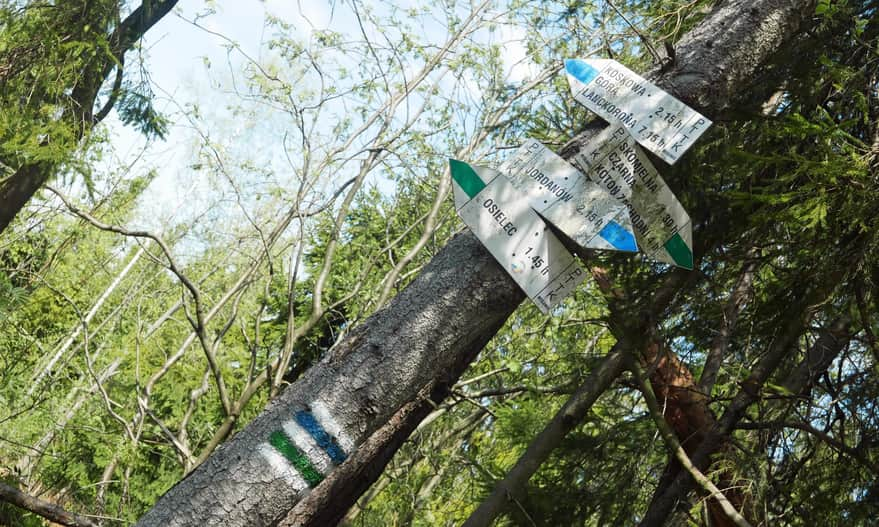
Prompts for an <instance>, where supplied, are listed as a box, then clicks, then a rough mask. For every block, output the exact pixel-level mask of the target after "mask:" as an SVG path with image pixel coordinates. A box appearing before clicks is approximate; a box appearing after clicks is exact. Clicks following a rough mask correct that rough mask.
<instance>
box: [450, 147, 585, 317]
mask: <svg viewBox="0 0 879 527" xmlns="http://www.w3.org/2000/svg"><path fill="white" fill-rule="evenodd" d="M449 167H450V169H451V174H452V183H453V189H454V194H455V208H456V209H457V211H458V215H459V216H461V219H462V220H464V223H466V224H467V226H468V227H470V230H472V231H473V234H475V235H476V237H477V238H479V240H480V241H481V242H482V244H483V245H484V246H485V247H486V249H488V251H489V252H490V253H491V255H492V256H493V257H494V258H495V260H497V261H498V263H500V264H501V266H502V267H503V268H504V269H506V271H507V273H509V274H510V276H511V277H513V280H515V281H516V283H517V284H518V285H519V287H521V288H522V290H523V291H525V294H527V295H528V297H529V298H531V300H533V301H534V303H535V304H537V307H538V308H539V309H540V310H541V311H542V312H543V313H548V312H549V311H550V310H551V309H552V308H553V307H555V306H556V305H557V304H558V303H559V302H561V300H562V299H563V298H564V297H565V296H567V295H568V294H569V293H570V292H571V291H573V290H574V288H575V287H576V286H577V285H579V284H580V282H582V281H583V280H584V279H585V278H586V272H585V271H584V270H583V268H582V267H581V266H580V264H579V263H578V262H577V260H576V259H575V258H574V256H573V255H572V254H571V253H570V252H568V250H567V249H566V248H565V246H564V245H562V242H561V241H559V239H558V238H556V236H555V235H554V234H553V233H552V231H550V230H549V227H547V226H546V224H545V223H544V222H543V220H542V219H541V218H540V216H538V215H537V213H536V212H534V210H532V209H531V207H530V206H529V204H528V201H527V200H525V199H522V198H523V196H522V194H521V193H520V192H519V191H518V190H516V188H515V187H514V186H513V185H512V184H511V183H510V182H509V181H508V180H507V179H506V178H505V177H503V176H502V175H501V174H500V172H498V171H496V170H492V169H490V168H487V167H478V166H471V165H468V164H467V163H464V162H463V161H458V160H455V159H450V160H449Z"/></svg>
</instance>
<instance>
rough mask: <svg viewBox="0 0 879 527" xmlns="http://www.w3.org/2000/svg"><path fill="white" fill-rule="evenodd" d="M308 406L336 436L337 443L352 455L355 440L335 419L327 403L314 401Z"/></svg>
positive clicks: (332, 434) (346, 452)
mask: <svg viewBox="0 0 879 527" xmlns="http://www.w3.org/2000/svg"><path fill="white" fill-rule="evenodd" d="M308 407H309V408H310V409H311V414H312V415H314V417H315V419H317V422H318V423H320V424H321V426H323V427H324V430H326V431H327V433H328V434H330V435H331V436H333V437H334V438H336V443H338V444H339V446H340V447H342V450H344V451H345V455H346V456H350V455H351V454H352V453H353V452H354V441H352V440H351V438H350V437H349V436H348V434H347V433H346V432H345V431H344V430H343V429H342V427H341V426H339V423H338V422H336V420H335V419H333V416H332V414H331V413H330V409H329V408H327V405H326V404H324V402H323V401H314V402H312V403H311V404H310V405H308Z"/></svg>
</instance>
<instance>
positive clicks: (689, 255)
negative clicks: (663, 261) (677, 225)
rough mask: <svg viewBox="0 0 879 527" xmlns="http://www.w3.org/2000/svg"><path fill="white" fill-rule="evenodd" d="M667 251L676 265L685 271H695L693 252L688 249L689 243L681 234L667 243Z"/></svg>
mask: <svg viewBox="0 0 879 527" xmlns="http://www.w3.org/2000/svg"><path fill="white" fill-rule="evenodd" d="M665 250H666V251H668V254H670V255H671V257H672V259H673V260H674V261H675V264H676V265H678V266H679V267H683V268H685V269H689V270H690V271H692V270H693V251H691V250H690V248H689V247H687V242H685V241H684V239H683V238H681V235H680V234H675V235H674V236H672V237H671V238H670V239H669V240H668V241H667V242H665Z"/></svg>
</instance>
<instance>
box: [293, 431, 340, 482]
mask: <svg viewBox="0 0 879 527" xmlns="http://www.w3.org/2000/svg"><path fill="white" fill-rule="evenodd" d="M284 433H285V434H287V437H289V438H290V440H291V441H293V444H294V445H296V448H298V449H299V451H300V452H302V454H303V455H304V456H305V457H307V458H308V460H309V461H311V464H312V465H314V468H316V469H317V470H318V472H320V473H321V474H324V475H326V474H329V473H330V471H331V470H333V466H334V465H333V462H332V461H331V460H330V456H328V455H327V453H326V452H324V449H322V448H321V447H320V445H318V444H317V442H316V441H315V440H314V438H313V437H311V434H309V433H308V432H307V431H306V430H305V429H303V428H302V427H301V426H299V423H297V422H296V421H293V420H290V421H285V422H284Z"/></svg>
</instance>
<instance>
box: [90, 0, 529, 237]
mask: <svg viewBox="0 0 879 527" xmlns="http://www.w3.org/2000/svg"><path fill="white" fill-rule="evenodd" d="M394 5H397V6H405V5H406V3H405V2H394ZM267 16H275V17H278V18H280V19H282V20H284V21H286V22H288V23H290V27H291V28H292V29H291V31H293V32H294V33H295V34H293V35H287V36H291V37H297V36H298V37H300V38H302V39H304V40H307V39H308V38H309V36H310V35H311V34H312V32H313V31H315V30H320V29H325V28H330V29H333V30H335V31H339V32H342V33H352V34H356V33H357V32H358V31H359V29H358V27H357V25H356V22H355V20H354V19H353V17H352V16H351V15H350V14H349V12H348V10H347V9H342V8H339V9H337V10H335V11H333V10H332V9H331V7H330V4H329V2H321V1H310V0H226V1H214V2H211V1H208V2H205V1H203V0H181V1H180V2H179V4H178V5H177V7H176V8H175V9H174V11H173V12H172V13H170V14H169V15H167V16H165V17H164V18H163V19H162V20H160V21H159V22H158V23H157V24H156V25H155V26H154V27H153V28H152V29H151V30H150V31H149V32H148V33H147V34H146V36H145V37H144V39H143V41H142V43H141V49H142V52H141V53H142V55H143V58H144V66H145V67H144V71H145V72H146V73H147V74H148V76H149V80H150V84H151V86H152V89H153V91H154V94H155V97H154V104H155V106H156V108H157V109H158V110H159V111H160V112H161V113H163V114H164V115H166V116H169V117H170V118H171V120H172V121H173V122H174V123H175V124H174V125H173V126H171V128H170V130H169V134H168V135H167V137H166V138H165V140H164V141H159V140H154V141H152V142H149V143H147V141H146V139H145V138H144V137H143V136H142V135H141V134H140V133H139V132H138V131H137V130H135V129H133V128H131V127H129V126H125V125H123V124H122V123H121V122H120V121H119V120H118V118H117V117H116V115H115V113H113V114H111V116H110V117H108V119H107V120H106V121H105V127H106V130H107V133H108V135H109V137H110V138H111V139H110V142H111V145H112V148H111V152H112V155H111V156H109V157H108V158H107V159H106V160H105V161H104V164H105V168H106V169H107V170H108V171H114V170H115V171H118V170H120V168H119V167H125V168H124V170H127V171H128V172H129V173H130V174H131V175H138V174H140V173H144V172H146V171H148V170H151V169H152V170H155V173H156V174H157V176H156V179H155V180H154V181H153V182H152V184H151V185H150V187H149V188H148V190H147V191H146V192H145V194H144V196H143V198H142V200H141V206H140V209H139V211H138V213H137V214H136V215H135V218H133V219H132V220H131V221H132V225H131V226H132V227H137V228H147V229H153V230H163V229H164V228H166V227H168V226H169V225H172V224H174V223H175V222H176V220H181V221H182V220H183V219H186V218H191V217H193V215H196V214H199V212H198V211H199V210H204V209H205V208H207V207H209V206H210V205H209V204H208V201H209V200H210V199H213V197H212V196H213V193H212V192H211V188H210V185H209V184H208V183H207V182H206V180H205V179H204V177H203V176H202V177H200V176H199V175H198V174H197V173H196V172H197V171H194V170H193V169H192V165H193V163H194V159H195V158H196V156H195V151H196V150H197V143H198V138H197V137H196V132H195V131H194V130H193V128H192V126H191V125H190V124H189V123H187V120H186V113H187V112H189V113H191V112H192V109H191V108H190V107H187V106H186V103H197V104H199V106H200V107H201V108H202V109H201V111H200V113H203V115H202V118H201V120H200V122H202V123H204V122H208V123H209V124H211V126H212V127H213V128H214V129H215V130H216V132H214V130H211V129H208V130H202V131H201V132H200V133H207V134H211V133H216V134H217V135H221V134H225V135H226V136H228V135H229V134H232V141H233V142H234V141H235V139H236V138H238V139H240V142H239V147H240V148H241V149H244V148H245V147H246V148H248V149H249V150H250V151H256V150H264V152H262V154H263V155H262V157H263V159H264V160H266V161H265V162H266V163H270V164H271V163H276V162H278V163H280V162H281V160H279V159H277V158H278V157H280V156H281V155H282V154H281V152H277V151H280V150H282V149H281V148H279V147H278V146H277V145H278V143H274V144H273V145H259V144H257V145H254V144H252V142H253V141H254V140H259V139H260V138H265V137H266V136H267V135H268V136H274V137H273V140H277V136H279V135H280V134H282V133H283V131H279V130H277V129H273V124H272V123H266V122H263V123H261V124H260V123H256V124H254V123H253V119H250V120H249V121H248V120H246V119H240V120H236V119H235V116H234V114H233V113H232V112H231V111H230V110H229V108H230V106H231V105H233V104H237V103H240V99H236V98H235V97H234V96H232V95H231V94H230V93H229V92H230V86H229V84H230V79H231V77H230V76H231V72H236V71H237V72H240V68H241V67H242V65H243V64H244V62H245V61H246V60H247V59H245V57H244V55H246V56H247V57H249V58H250V59H252V60H254V61H256V62H260V63H262V62H265V61H266V60H267V59H270V58H271V57H269V56H266V53H269V52H267V50H266V46H265V45H264V44H265V43H266V41H267V40H269V39H270V38H271V34H269V33H270V30H267V29H266V17H267ZM194 21H195V22H196V23H195V24H194V23H193V22H194ZM196 24H197V25H196ZM423 30H424V31H426V32H428V34H429V32H430V31H433V30H435V29H434V28H429V27H428V28H424V29H423ZM376 36H377V35H376ZM523 37H524V32H523V30H521V29H519V28H516V27H513V26H509V25H501V26H500V27H499V29H498V31H497V32H496V35H494V36H492V37H490V38H492V39H499V40H501V41H505V42H507V44H506V45H505V46H504V51H505V55H504V59H505V62H506V63H507V64H508V65H509V69H508V78H509V80H510V81H514V82H516V81H522V80H524V79H525V78H527V76H528V75H529V74H531V73H532V72H533V71H535V70H533V68H532V67H530V66H529V64H528V60H527V56H526V51H525V48H524V46H523V45H522V44H521V42H520V41H521V40H522V39H523ZM444 38H445V32H444V31H442V33H441V34H440V32H438V34H437V39H436V40H437V41H441V39H444ZM233 43H234V45H235V46H238V50H237V51H234V52H230V49H231V46H232V45H233ZM131 63H134V61H131V60H129V64H131ZM208 64H210V68H208V67H207V66H206V65H208ZM468 88H469V89H470V90H472V91H473V92H474V95H476V93H475V92H478V90H479V87H478V86H469V87H468ZM211 119H214V121H211ZM254 126H256V127H261V129H259V130H256V129H254V128H253V127H254ZM248 127H249V128H248ZM274 127H275V128H277V127H278V126H277V123H275V124H274ZM221 130H222V132H221ZM211 138H212V139H213V138H214V137H213V136H212V137H211ZM224 140H225V141H229V138H228V137H224ZM145 145H147V147H146V149H145ZM234 154H235V152H234V151H230V152H229V155H230V157H231V156H233V155H234Z"/></svg>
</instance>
